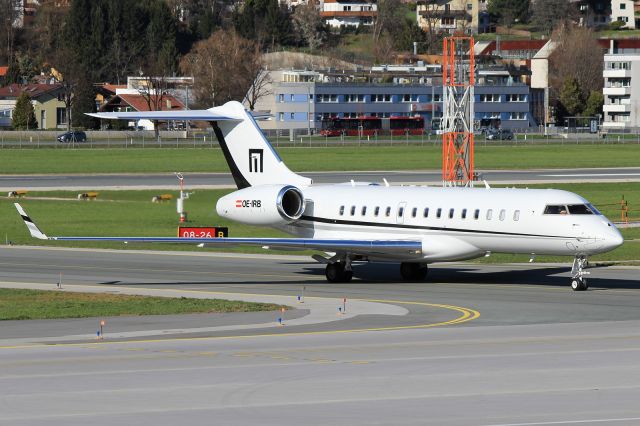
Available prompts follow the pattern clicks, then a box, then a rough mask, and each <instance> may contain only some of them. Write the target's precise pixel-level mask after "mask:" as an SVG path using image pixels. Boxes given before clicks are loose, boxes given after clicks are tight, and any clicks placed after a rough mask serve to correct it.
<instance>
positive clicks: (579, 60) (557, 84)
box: [549, 25, 604, 100]
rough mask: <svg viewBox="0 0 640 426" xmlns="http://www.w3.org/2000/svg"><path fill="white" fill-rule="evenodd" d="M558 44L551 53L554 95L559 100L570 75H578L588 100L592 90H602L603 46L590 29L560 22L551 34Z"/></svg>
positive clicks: (550, 81)
mask: <svg viewBox="0 0 640 426" xmlns="http://www.w3.org/2000/svg"><path fill="white" fill-rule="evenodd" d="M552 40H554V41H555V42H556V43H557V47H556V49H555V50H554V52H553V53H552V54H551V55H550V56H549V86H550V87H551V97H552V100H553V99H557V97H558V96H559V91H560V88H562V86H563V84H564V82H565V80H566V79H568V78H575V80H576V81H577V83H578V86H579V87H580V90H581V92H582V98H583V99H587V98H588V97H589V94H590V93H591V91H594V90H595V91H602V86H603V84H604V81H603V78H602V70H603V66H604V64H603V56H602V53H603V49H602V48H601V47H600V45H598V42H597V40H596V38H595V35H594V33H593V31H592V30H591V29H589V28H584V27H576V26H572V25H561V26H560V27H559V28H558V29H557V30H556V31H554V34H553V36H552Z"/></svg>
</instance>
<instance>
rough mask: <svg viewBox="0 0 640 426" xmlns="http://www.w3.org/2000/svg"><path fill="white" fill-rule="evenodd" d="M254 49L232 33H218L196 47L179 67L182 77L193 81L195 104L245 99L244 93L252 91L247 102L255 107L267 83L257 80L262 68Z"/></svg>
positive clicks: (256, 51) (256, 49)
mask: <svg viewBox="0 0 640 426" xmlns="http://www.w3.org/2000/svg"><path fill="white" fill-rule="evenodd" d="M257 45H259V44H258V43H255V42H252V41H250V40H247V39H245V38H243V37H241V36H239V35H238V34H237V33H236V32H235V31H233V30H218V31H216V32H215V33H213V34H212V35H211V37H209V38H208V39H206V40H202V41H200V42H198V43H196V45H195V46H194V48H193V49H192V50H191V52H189V54H188V55H186V56H185V57H184V58H183V60H182V63H181V65H180V66H181V69H182V71H183V73H184V74H186V75H192V76H193V77H194V80H195V81H194V88H193V91H194V96H195V98H196V101H197V102H198V103H199V104H200V105H202V106H212V105H216V104H222V103H224V102H227V101H230V100H241V99H245V97H247V98H248V96H247V92H248V91H253V95H252V99H251V100H250V102H251V103H252V104H253V105H254V106H255V102H257V100H258V99H259V97H260V95H261V96H264V95H265V92H264V87H263V86H266V83H267V82H266V80H265V81H262V80H264V78H265V77H264V76H262V79H260V78H259V77H261V71H262V69H263V64H262V58H261V54H260V51H259V50H258V47H257ZM256 81H257V83H256ZM252 86H255V87H253V88H252ZM256 96H257V97H256Z"/></svg>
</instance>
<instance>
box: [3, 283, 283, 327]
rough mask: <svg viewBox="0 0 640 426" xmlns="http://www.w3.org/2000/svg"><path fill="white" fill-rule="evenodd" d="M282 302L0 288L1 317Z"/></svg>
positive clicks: (229, 308)
mask: <svg viewBox="0 0 640 426" xmlns="http://www.w3.org/2000/svg"><path fill="white" fill-rule="evenodd" d="M280 308H281V306H279V305H273V304H266V303H248V302H238V301H228V300H215V299H190V298H186V297H181V298H168V297H148V296H129V295H116V294H102V293H101V294H97V293H72V292H63V291H39V290H25V289H5V288H0V320H26V319H53V318H88V317H108V316H119V315H173V314H187V313H214V312H254V311H275V310H277V309H280Z"/></svg>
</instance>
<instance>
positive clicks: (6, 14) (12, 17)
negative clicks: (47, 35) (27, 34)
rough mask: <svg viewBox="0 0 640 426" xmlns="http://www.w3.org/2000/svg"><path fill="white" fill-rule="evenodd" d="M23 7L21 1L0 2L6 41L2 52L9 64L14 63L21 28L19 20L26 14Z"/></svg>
mask: <svg viewBox="0 0 640 426" xmlns="http://www.w3.org/2000/svg"><path fill="white" fill-rule="evenodd" d="M21 7H22V2H21V1H19V0H0V31H1V32H2V38H3V39H4V40H3V41H4V43H3V46H2V48H1V50H0V51H1V52H2V56H3V57H4V60H5V61H6V62H7V63H11V62H12V61H13V55H14V44H15V41H16V35H17V33H18V28H19V27H20V25H19V24H20V22H19V20H20V18H22V16H23V13H24V12H23V11H22V10H21Z"/></svg>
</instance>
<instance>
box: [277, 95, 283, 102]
mask: <svg viewBox="0 0 640 426" xmlns="http://www.w3.org/2000/svg"><path fill="white" fill-rule="evenodd" d="M278 101H279V102H284V94H283V93H280V94H279V95H278Z"/></svg>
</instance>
